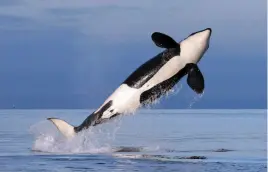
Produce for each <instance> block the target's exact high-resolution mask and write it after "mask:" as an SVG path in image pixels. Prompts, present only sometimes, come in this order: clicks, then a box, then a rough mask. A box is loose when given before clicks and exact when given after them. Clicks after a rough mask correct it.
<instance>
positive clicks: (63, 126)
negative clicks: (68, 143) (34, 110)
mask: <svg viewBox="0 0 268 172" xmlns="http://www.w3.org/2000/svg"><path fill="white" fill-rule="evenodd" d="M47 119H48V120H49V121H51V122H52V123H53V124H54V125H55V126H56V127H57V128H58V130H59V131H60V133H62V134H63V135H64V136H65V137H66V138H68V139H70V138H72V137H74V136H75V134H76V132H75V130H74V126H72V125H70V124H68V123H67V122H65V121H64V120H61V119H57V118H47Z"/></svg>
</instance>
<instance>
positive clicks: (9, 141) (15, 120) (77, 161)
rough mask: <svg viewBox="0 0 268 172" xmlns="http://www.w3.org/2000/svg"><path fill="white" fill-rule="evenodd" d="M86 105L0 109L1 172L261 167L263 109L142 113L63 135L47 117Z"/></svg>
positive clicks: (76, 113) (73, 118)
mask: <svg viewBox="0 0 268 172" xmlns="http://www.w3.org/2000/svg"><path fill="white" fill-rule="evenodd" d="M90 112H91V110H0V117H1V120H0V171H3V172H9V171H11V172H18V171H27V172H30V171H55V172H65V171H66V172H70V171H78V172H81V171H98V172H101V171H107V172H108V171H109V172H110V171H125V172H129V171H144V172H153V171H159V172H163V171H182V172H195V171H197V172H203V171H206V172H216V171H220V172H221V171H226V172H233V171H245V172H258V171H259V172H266V171H267V165H266V162H267V158H266V155H267V153H266V144H267V141H266V137H267V133H266V122H267V120H266V118H267V116H266V110H149V109H148V110H140V111H139V112H137V113H136V114H135V115H129V116H124V117H121V118H118V119H115V120H113V121H111V122H109V123H107V124H104V125H101V126H98V127H95V128H93V129H89V130H87V131H85V132H83V133H81V134H80V135H77V136H76V137H75V138H74V139H72V140H65V139H64V138H63V137H62V136H61V135H60V134H59V133H58V132H57V129H56V127H55V126H53V125H52V124H51V123H50V122H49V121H47V120H46V118H48V117H57V118H61V119H64V120H66V121H67V122H69V123H71V124H73V125H78V124H80V123H81V122H82V121H83V120H84V119H85V118H86V117H87V115H88V114H89V113H90Z"/></svg>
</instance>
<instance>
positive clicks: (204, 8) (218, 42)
mask: <svg viewBox="0 0 268 172" xmlns="http://www.w3.org/2000/svg"><path fill="white" fill-rule="evenodd" d="M0 23H1V25H0V52H1V54H0V55H1V63H0V78H1V84H0V108H11V107H12V105H13V104H15V106H16V107H17V108H97V107H98V106H99V105H100V104H102V103H103V101H104V100H105V99H106V98H107V96H109V95H110V94H111V93H112V92H113V91H114V89H116V88H117V87H118V86H119V85H120V84H121V82H122V81H123V80H124V79H125V78H126V77H127V76H128V75H129V74H130V73H131V72H132V71H133V70H135V69H136V68H137V67H138V66H139V65H141V64H142V63H143V62H145V61H146V60H148V59H150V58H151V57H153V56H154V55H156V54H158V53H160V52H161V51H162V49H160V48H158V47H156V46H155V45H154V43H153V42H152V41H151V37H150V36H151V34H152V32H155V31H158V32H164V33H166V34H168V35H170V36H172V37H173V38H174V39H176V40H177V41H180V40H181V39H184V38H185V37H187V36H188V35H189V34H191V33H192V32H196V31H198V30H201V29H204V28H207V27H211V28H212V30H213V33H212V37H211V42H210V48H209V50H208V51H207V53H206V54H205V56H204V57H203V59H202V61H201V62H200V64H199V66H200V69H201V71H202V72H203V75H204V77H205V82H206V83H205V84H206V88H205V94H204V95H203V97H202V98H201V99H199V101H197V102H196V103H195V104H194V105H193V106H192V108H266V105H267V103H266V95H267V92H266V87H267V72H266V66H267V59H266V55H267V54H266V47H267V44H266V38H267V34H266V1H264V0H258V1H257V0H235V1H234V0H221V1H215V0H202V1H200V0H181V1H176V0H173V1H171V0H167V1H160V0H151V1H149V0H148V1H143V0H137V1H129V0H114V1H113V0H103V1H99V0H93V1H87V0H80V1H73V0H58V1H57V2H55V1H54V0H46V1H33V0H1V1H0ZM177 87H181V90H180V92H179V93H177V94H175V95H171V96H170V97H169V98H167V99H163V100H161V101H160V103H159V104H156V105H155V106H154V107H155V108H189V106H190V105H191V103H192V102H195V99H196V98H197V96H196V95H195V94H194V93H193V92H192V91H191V90H190V88H189V87H188V86H187V84H186V82H185V79H183V80H182V81H181V82H180V83H179V84H178V86H177Z"/></svg>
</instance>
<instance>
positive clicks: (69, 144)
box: [30, 117, 121, 154]
mask: <svg viewBox="0 0 268 172" xmlns="http://www.w3.org/2000/svg"><path fill="white" fill-rule="evenodd" d="M120 126H121V118H120V117H118V118H115V119H114V120H113V122H110V123H107V124H103V125H101V126H96V127H92V128H89V129H87V130H84V131H82V132H79V133H78V134H77V135H76V136H75V137H74V138H72V139H66V138H65V137H64V136H62V135H61V134H60V133H59V131H58V130H57V129H56V127H55V126H53V125H52V124H51V123H49V122H48V121H41V122H39V123H37V124H35V125H33V126H31V127H30V133H31V134H33V136H34V143H33V146H32V150H33V151H37V152H46V153H61V154H62V153H63V154H69V153H71V154H73V153H109V152H111V151H112V147H111V145H112V142H113V141H114V140H115V136H116V133H117V131H118V130H119V129H120Z"/></svg>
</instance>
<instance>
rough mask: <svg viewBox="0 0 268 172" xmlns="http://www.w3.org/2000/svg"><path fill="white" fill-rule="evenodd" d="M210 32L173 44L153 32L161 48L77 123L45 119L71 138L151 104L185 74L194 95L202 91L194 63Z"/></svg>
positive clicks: (203, 48) (173, 41)
mask: <svg viewBox="0 0 268 172" xmlns="http://www.w3.org/2000/svg"><path fill="white" fill-rule="evenodd" d="M211 33H212V30H211V28H206V29H204V30H200V31H198V32H194V33H192V34H190V35H189V36H188V37H186V38H185V39H184V40H182V41H180V42H178V43H177V42H176V41H175V40H174V39H173V38H171V37H170V36H168V35H166V34H164V33H160V32H154V33H153V34H152V35H151V39H152V41H153V42H154V43H155V45H156V46H158V47H160V48H163V49H164V50H163V51H162V52H161V53H159V54H158V55H156V56H155V57H153V58H151V59H149V60H148V61H147V62H145V63H144V64H142V65H141V66H140V67H138V68H137V69H136V70H135V71H134V72H133V73H132V74H131V75H130V76H129V77H128V78H127V79H126V80H125V81H124V82H123V83H122V84H121V85H120V86H119V87H118V88H117V89H116V90H115V91H114V92H113V93H112V94H111V95H110V96H109V97H108V98H107V99H106V100H105V101H104V103H103V104H102V105H101V106H100V107H99V108H98V109H97V110H95V111H94V112H93V113H92V114H91V115H89V116H88V117H87V118H86V119H85V120H84V121H83V122H82V124H81V125H79V126H75V127H74V126H72V125H70V124H68V123H67V122H65V121H64V120H61V119H57V118H48V120H50V121H51V122H52V123H54V124H55V126H56V127H57V128H58V130H59V131H60V132H61V133H62V134H63V135H64V136H65V137H67V138H72V137H73V136H75V135H76V133H78V132H80V131H82V130H85V129H88V128H89V127H92V126H96V125H99V124H102V123H104V122H106V121H108V120H110V119H112V118H114V117H116V116H118V115H122V114H128V113H133V112H134V111H135V110H137V109H138V108H140V107H143V106H144V105H148V104H150V103H152V102H153V101H154V100H156V99H158V98H160V97H161V96H162V95H164V94H165V93H167V92H168V91H170V90H171V89H172V88H173V87H174V86H175V85H176V84H177V83H178V82H179V80H180V79H181V78H182V77H184V76H186V75H187V84H188V85H189V87H190V88H191V89H192V90H193V91H194V92H196V93H197V94H201V93H203V91H204V88H205V82H204V77H203V74H202V73H201V71H200V69H199V67H198V66H197V63H198V62H199V61H200V59H201V58H202V56H203V55H204V53H205V52H206V51H207V49H208V48H209V41H210V37H211Z"/></svg>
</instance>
